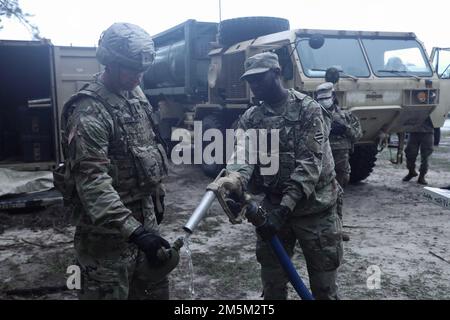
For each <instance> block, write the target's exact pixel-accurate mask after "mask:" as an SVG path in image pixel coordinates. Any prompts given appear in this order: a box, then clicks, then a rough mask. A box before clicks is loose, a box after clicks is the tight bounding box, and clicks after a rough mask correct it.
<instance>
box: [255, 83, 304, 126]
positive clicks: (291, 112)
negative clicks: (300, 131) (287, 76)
mask: <svg viewBox="0 0 450 320" xmlns="http://www.w3.org/2000/svg"><path fill="white" fill-rule="evenodd" d="M261 107H263V108H264V113H265V114H269V115H271V116H282V117H283V118H285V119H287V120H289V121H298V120H299V119H300V112H299V108H298V106H297V97H296V96H295V94H294V91H293V89H288V96H287V99H286V101H285V102H284V103H282V104H281V105H280V106H279V108H281V109H282V110H283V111H282V113H281V114H280V113H278V112H276V111H275V110H274V108H272V107H271V106H270V105H269V104H268V103H266V102H264V103H263V104H262V105H261Z"/></svg>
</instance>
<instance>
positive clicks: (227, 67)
mask: <svg viewBox="0 0 450 320" xmlns="http://www.w3.org/2000/svg"><path fill="white" fill-rule="evenodd" d="M244 62H245V51H241V52H238V53H234V54H228V55H225V56H224V57H223V65H222V70H223V71H224V72H225V73H226V74H225V77H224V79H225V90H226V91H225V95H226V99H227V100H243V99H248V96H247V85H246V83H245V82H244V81H241V79H240V78H241V76H242V74H243V73H244Z"/></svg>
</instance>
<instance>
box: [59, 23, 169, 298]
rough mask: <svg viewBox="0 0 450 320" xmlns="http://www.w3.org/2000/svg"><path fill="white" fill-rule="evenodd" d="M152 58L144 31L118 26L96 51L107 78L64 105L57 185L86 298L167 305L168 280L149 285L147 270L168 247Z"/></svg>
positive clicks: (103, 76)
mask: <svg viewBox="0 0 450 320" xmlns="http://www.w3.org/2000/svg"><path fill="white" fill-rule="evenodd" d="M154 55H155V50H154V45H153V41H152V39H151V37H150V36H149V34H148V33H147V32H146V31H144V30H143V29H142V28H140V27H138V26H136V25H133V24H129V23H115V24H113V25H112V26H110V27H109V28H108V29H107V30H106V31H104V32H103V34H102V36H101V37H100V40H99V46H98V50H97V59H98V60H99V62H100V63H101V64H103V65H104V66H105V70H104V72H102V73H100V74H98V75H96V76H95V77H94V79H93V81H92V82H91V83H89V84H87V85H85V86H84V87H83V88H82V89H81V90H80V91H79V92H78V93H77V94H75V95H74V96H72V97H71V99H70V100H69V101H68V102H67V103H66V104H65V106H64V110H63V114H62V121H61V123H62V131H63V132H62V144H63V151H64V157H65V163H64V166H62V167H60V168H59V169H58V170H57V171H56V172H55V185H56V186H57V187H58V188H59V189H60V190H61V191H62V192H63V195H64V198H65V200H66V203H67V204H69V205H70V206H71V207H72V208H73V220H74V223H75V224H76V233H75V250H76V258H77V261H78V264H79V266H80V268H81V270H82V288H81V290H80V292H79V296H80V298H82V299H168V298H169V289H168V279H167V276H162V277H161V279H154V281H153V282H152V281H148V278H149V277H147V275H145V274H143V273H144V272H149V271H148V270H151V269H149V268H141V266H142V265H143V264H146V265H149V266H159V265H160V264H161V263H162V262H161V261H160V260H159V259H158V255H157V253H158V251H159V250H160V249H166V248H169V247H170V246H169V244H168V242H167V241H166V240H165V239H164V238H162V237H161V236H160V235H159V232H158V225H159V223H161V220H162V218H163V212H164V211H163V210H164V203H163V198H164V189H163V186H162V180H163V178H164V177H165V176H166V175H167V158H166V154H165V151H164V148H163V147H162V145H161V143H162V142H161V141H159V139H158V135H157V134H156V133H155V128H154V125H153V121H152V118H151V116H152V107H151V105H150V104H149V102H148V101H147V99H146V97H145V95H144V94H143V92H142V90H141V89H140V87H139V83H140V81H141V78H142V75H143V73H144V71H145V70H146V69H147V68H148V67H149V66H150V65H151V63H152V61H153V59H154ZM142 270H147V271H144V272H143V271H142ZM150 278H151V277H150Z"/></svg>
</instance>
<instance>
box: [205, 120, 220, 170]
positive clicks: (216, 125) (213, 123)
mask: <svg viewBox="0 0 450 320" xmlns="http://www.w3.org/2000/svg"><path fill="white" fill-rule="evenodd" d="M202 128H203V132H205V131H206V130H208V129H219V130H220V131H222V132H223V129H224V128H223V125H222V123H221V122H220V120H219V117H218V116H217V115H209V116H206V117H204V118H203V120H202ZM224 167H225V165H224V164H217V163H214V164H206V163H203V162H202V170H203V172H204V173H205V174H206V175H207V176H208V177H211V178H215V177H217V175H218V174H219V172H220V171H221V170H222V169H223V168H224Z"/></svg>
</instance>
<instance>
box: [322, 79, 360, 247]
mask: <svg viewBox="0 0 450 320" xmlns="http://www.w3.org/2000/svg"><path fill="white" fill-rule="evenodd" d="M316 99H317V101H318V102H319V103H320V104H321V105H322V106H323V107H324V108H325V109H327V110H328V112H329V113H330V114H331V125H330V135H329V139H330V146H331V151H332V153H333V159H334V164H335V165H334V170H335V173H336V180H337V181H338V183H339V185H340V187H341V188H340V192H339V196H338V199H337V214H338V216H339V218H341V221H343V207H344V192H343V188H345V186H346V185H347V184H348V182H349V181H350V152H351V150H352V149H353V144H354V143H355V142H356V141H357V140H358V139H360V138H361V137H362V130H361V124H360V122H359V120H358V118H356V117H355V116H354V115H352V114H351V113H350V112H348V111H344V110H342V109H340V108H339V104H338V101H337V99H336V94H335V91H334V85H333V83H331V82H325V83H322V84H320V85H318V86H317V88H316ZM342 240H344V241H349V240H350V236H349V235H348V234H347V233H346V232H342Z"/></svg>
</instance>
